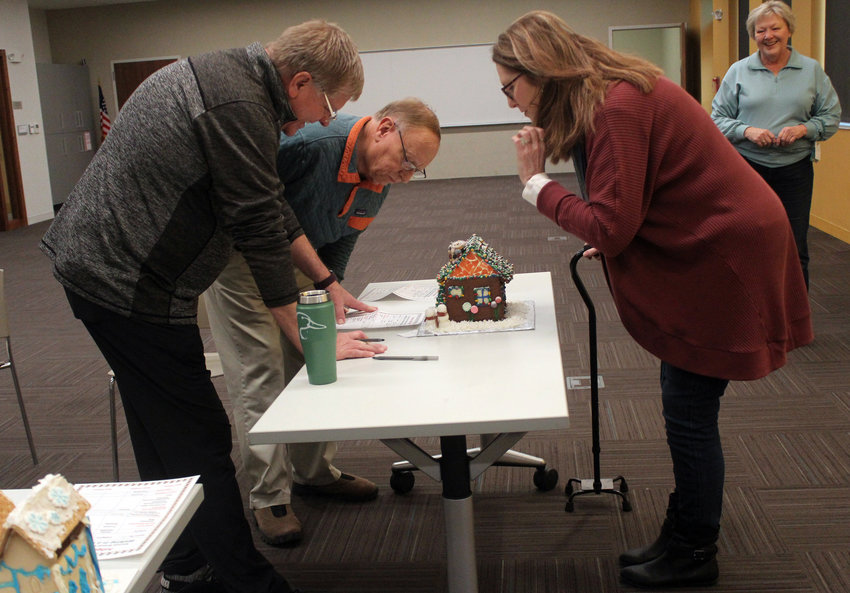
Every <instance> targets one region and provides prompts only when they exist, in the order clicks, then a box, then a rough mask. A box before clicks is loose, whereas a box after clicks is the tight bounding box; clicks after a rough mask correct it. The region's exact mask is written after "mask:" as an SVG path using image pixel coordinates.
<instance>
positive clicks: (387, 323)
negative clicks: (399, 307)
mask: <svg viewBox="0 0 850 593" xmlns="http://www.w3.org/2000/svg"><path fill="white" fill-rule="evenodd" d="M424 320H425V314H424V313H384V312H382V311H373V312H372V313H358V314H356V315H351V316H348V317H346V318H345V323H344V324H343V325H340V324H338V323H337V325H336V328H337V330H340V331H342V330H355V329H379V328H382V327H403V326H405V325H419V324H420V323H422V322H423V321H424Z"/></svg>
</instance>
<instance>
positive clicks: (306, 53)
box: [266, 20, 363, 100]
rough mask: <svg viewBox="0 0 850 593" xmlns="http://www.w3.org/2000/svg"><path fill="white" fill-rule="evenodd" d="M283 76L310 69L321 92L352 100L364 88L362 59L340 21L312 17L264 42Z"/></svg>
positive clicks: (358, 95)
mask: <svg viewBox="0 0 850 593" xmlns="http://www.w3.org/2000/svg"><path fill="white" fill-rule="evenodd" d="M266 51H267V52H268V54H269V57H270V58H271V60H272V62H273V63H274V65H275V68H277V70H278V72H279V73H280V74H281V76H282V77H285V78H289V77H292V76H294V75H295V74H297V73H298V72H309V73H310V75H311V76H312V77H313V80H314V81H315V83H316V86H318V87H319V88H320V89H321V90H322V92H325V93H327V94H329V95H335V94H338V93H342V94H344V95H346V96H347V97H350V98H351V99H352V100H355V99H357V98H358V97H360V93H362V92H363V63H362V62H361V61H360V54H359V53H358V52H357V46H356V45H354V41H352V40H351V37H349V36H348V33H346V32H345V31H343V30H342V28H341V27H340V26H339V25H336V24H334V23H329V22H327V21H322V20H312V21H307V22H304V23H301V24H300V25H294V26H292V27H289V28H287V29H286V30H285V31H284V32H283V33H281V35H280V37H278V38H277V39H275V40H274V41H272V42H270V43H268V44H266Z"/></svg>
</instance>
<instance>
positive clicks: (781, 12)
mask: <svg viewBox="0 0 850 593" xmlns="http://www.w3.org/2000/svg"><path fill="white" fill-rule="evenodd" d="M769 14H775V15H776V16H778V17H779V18H781V19H782V20H784V21H785V24H786V25H788V31H790V32H791V35H793V34H794V30H795V29H796V28H797V19H795V18H794V13H793V12H791V7H790V6H788V5H787V4H785V3H784V2H782V0H767V2H762V3H761V4H759V5H758V6H756V7H755V8H753V9H752V10H751V11H750V15H749V16H748V17H747V33H748V34H749V35H750V39H755V38H756V21H758V20H759V19H760V18H762V17H764V16H767V15H769Z"/></svg>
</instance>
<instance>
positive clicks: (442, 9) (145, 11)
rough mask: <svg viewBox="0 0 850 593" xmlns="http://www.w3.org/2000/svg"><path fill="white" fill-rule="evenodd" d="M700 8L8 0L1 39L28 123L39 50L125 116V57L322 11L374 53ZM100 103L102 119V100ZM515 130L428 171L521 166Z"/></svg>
mask: <svg viewBox="0 0 850 593" xmlns="http://www.w3.org/2000/svg"><path fill="white" fill-rule="evenodd" d="M689 4H690V0H640V1H639V2H635V1H634V0H571V1H570V2H564V1H563V0H464V1H462V2H458V1H457V0H428V1H426V2H412V1H409V2H397V1H395V0H286V1H282V0H239V1H236V0H158V1H153V2H139V3H131V4H117V5H111V6H99V7H91V8H79V9H70V10H49V11H32V13H31V16H28V15H27V10H26V2H25V0H0V13H1V14H2V16H1V17H0V46H3V45H4V44H6V39H7V38H14V39H15V42H17V39H18V37H24V38H25V41H26V45H27V46H28V47H29V49H28V50H26V51H25V53H26V54H28V55H27V56H25V62H24V63H22V64H19V65H17V66H18V68H15V70H16V71H17V72H16V76H15V79H14V80H13V92H14V93H15V94H16V95H19V96H22V97H23V96H26V101H25V109H24V110H23V112H22V113H21V117H23V118H25V119H26V120H27V121H37V122H39V123H40V122H41V114H40V107H39V102H38V95H37V83H36V75H35V66H34V62H33V61H32V57H33V53H36V54H37V55H38V59H39V61H47V60H48V59H50V57H51V56H52V60H53V61H54V62H56V63H61V64H78V63H80V61H81V60H86V62H87V63H88V65H89V71H90V73H91V85H92V87H91V88H92V96H93V99H94V100H96V98H97V81H98V79H100V80H102V82H103V90H104V95H105V98H106V101H107V106H108V108H109V113H110V115H111V116H112V118H113V120H114V119H115V115H116V114H117V106H116V103H115V100H114V96H113V90H112V85H111V84H110V81H111V66H110V64H111V62H112V61H113V60H132V59H149V58H154V57H160V56H173V55H179V56H187V55H194V54H197V53H200V52H204V51H209V50H213V49H220V48H226V47H235V46H241V45H247V44H248V43H251V42H253V41H260V42H266V41H269V40H271V39H273V38H275V37H276V36H277V35H279V34H280V32H281V31H282V30H283V29H284V28H286V27H287V26H289V25H292V24H296V23H299V22H302V21H304V20H307V19H310V18H324V19H327V20H329V21H333V22H336V23H339V24H340V25H341V26H342V27H343V28H345V30H346V31H348V32H349V34H350V35H351V36H352V37H353V38H354V40H355V42H356V43H357V45H358V47H359V48H360V49H361V50H364V51H367V50H384V49H401V48H412V47H433V46H443V45H458V44H478V43H492V42H494V41H495V39H496V37H497V36H498V34H499V33H500V32H501V31H503V30H504V29H505V28H506V27H507V26H508V25H509V24H510V23H511V22H512V21H513V20H514V19H516V18H517V17H519V16H521V15H522V14H524V13H525V12H527V11H529V10H533V9H537V8H540V9H546V10H551V11H553V12H556V13H557V14H559V15H561V16H562V17H563V18H564V19H565V20H566V21H567V22H568V23H569V24H570V25H571V26H572V27H573V28H574V29H576V30H577V31H578V32H580V33H583V34H586V35H589V36H591V37H595V38H596V39H599V40H601V41H603V42H607V38H608V27H609V26H610V25H616V26H622V25H641V24H651V23H667V22H679V21H687V20H688V15H689ZM7 14H8V15H9V16H7ZM45 23H46V24H45ZM31 27H32V32H31V30H30V28H31ZM45 31H46V33H45ZM46 36H49V43H48V40H47V39H45V37H46ZM21 43H23V41H21ZM33 44H35V47H36V50H37V51H36V52H33V49H32V46H33ZM10 72H12V69H10ZM367 84H368V81H367ZM493 92H495V93H498V92H499V91H498V89H493ZM30 95H32V98H31V97H30ZM395 98H397V97H388V98H387V100H388V101H389V100H391V99H395ZM92 110H93V111H92V112H93V113H94V114H95V115H96V114H97V105H96V103H93V105H92ZM17 116H18V114H17V113H16V117H17ZM515 130H516V126H482V127H465V128H452V129H446V130H444V133H443V142H442V147H441V149H440V153H439V154H438V155H437V158H436V159H435V160H434V162H433V163H432V164H431V165H430V166H429V167H428V177H429V178H433V179H439V178H454V177H480V176H491V175H514V174H516V161H515V154H514V149H513V146H512V143H511V141H510V137H511V135H512V134H513V133H514V131H515ZM19 138H21V137H19ZM23 138H24V139H25V142H24V143H25V144H27V145H28V150H27V153H26V156H25V155H24V154H23V153H22V155H21V159H22V161H27V164H26V165H25V169H26V171H25V172H24V176H25V179H24V185H25V188H26V189H27V195H26V199H27V213H28V215H29V219H30V222H31V223H32V222H38V221H40V220H44V219H45V218H49V217H50V216H52V207H51V203H52V200H51V196H50V187H49V183H48V174H47V160H46V159H47V157H46V154H45V149H44V140H43V136H38V137H35V136H32V137H30V136H25V137H23ZM36 146H37V147H38V149H37V150H34V149H35V148H36ZM22 152H23V151H22ZM548 170H549V171H551V172H560V171H571V170H572V167H571V165H570V164H566V163H561V164H559V165H557V166H551V165H550V166H549V167H548Z"/></svg>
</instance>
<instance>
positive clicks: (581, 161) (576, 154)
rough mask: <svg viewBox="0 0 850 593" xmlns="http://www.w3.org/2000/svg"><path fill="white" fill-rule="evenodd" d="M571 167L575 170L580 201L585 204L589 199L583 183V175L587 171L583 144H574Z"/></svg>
mask: <svg viewBox="0 0 850 593" xmlns="http://www.w3.org/2000/svg"><path fill="white" fill-rule="evenodd" d="M572 157H573V166H574V167H575V169H576V178H577V179H578V185H579V189H580V190H581V199H582V200H584V201H585V202H587V201H588V200H589V199H590V198H589V197H588V195H587V185H586V184H585V182H584V175H585V173H586V171H587V156H586V155H585V154H584V142H576V143H575V144H574V145H573V150H572Z"/></svg>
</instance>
